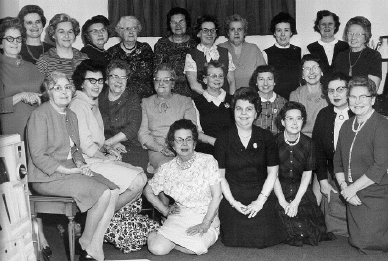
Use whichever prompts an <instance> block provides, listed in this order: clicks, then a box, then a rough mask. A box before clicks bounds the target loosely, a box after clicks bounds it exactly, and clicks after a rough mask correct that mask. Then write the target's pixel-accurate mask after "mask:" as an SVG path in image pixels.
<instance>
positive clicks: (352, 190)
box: [341, 184, 357, 202]
mask: <svg viewBox="0 0 388 261" xmlns="http://www.w3.org/2000/svg"><path fill="white" fill-rule="evenodd" d="M356 193H357V189H356V187H355V186H354V185H353V184H351V185H349V186H347V187H345V188H343V189H342V191H341V195H342V196H343V197H344V198H345V200H346V201H348V202H349V200H350V199H351V198H353V197H354V196H356Z"/></svg>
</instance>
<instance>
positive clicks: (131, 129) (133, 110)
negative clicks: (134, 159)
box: [121, 93, 141, 140]
mask: <svg viewBox="0 0 388 261" xmlns="http://www.w3.org/2000/svg"><path fill="white" fill-rule="evenodd" d="M128 103H129V104H130V106H129V108H126V110H127V111H126V112H125V115H127V117H128V120H127V121H126V122H127V124H126V125H125V126H123V127H122V129H121V132H122V133H124V135H125V136H126V137H127V139H128V140H133V139H135V138H137V133H138V131H139V128H140V124H141V107H140V98H139V96H138V95H137V94H136V93H134V94H133V95H132V96H131V97H130V98H129V101H128Z"/></svg>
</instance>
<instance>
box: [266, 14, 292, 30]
mask: <svg viewBox="0 0 388 261" xmlns="http://www.w3.org/2000/svg"><path fill="white" fill-rule="evenodd" d="M280 23H289V24H290V29H291V33H292V35H294V34H297V33H298V32H297V31H296V21H295V18H294V17H292V16H291V15H290V14H289V13H286V12H280V13H278V14H277V15H275V16H274V18H272V20H271V27H270V28H269V30H270V31H271V33H272V34H274V33H275V30H276V25H277V24H280Z"/></svg>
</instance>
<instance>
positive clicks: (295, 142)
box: [283, 132, 300, 146]
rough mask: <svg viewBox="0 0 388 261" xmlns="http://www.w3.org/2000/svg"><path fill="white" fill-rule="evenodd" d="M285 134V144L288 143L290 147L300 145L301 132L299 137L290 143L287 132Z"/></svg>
mask: <svg viewBox="0 0 388 261" xmlns="http://www.w3.org/2000/svg"><path fill="white" fill-rule="evenodd" d="M283 134H284V142H285V143H287V144H288V145H290V146H295V145H296V144H298V142H299V139H300V132H299V133H298V137H297V138H296V140H295V141H289V140H287V137H286V132H283Z"/></svg>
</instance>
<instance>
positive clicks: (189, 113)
mask: <svg viewBox="0 0 388 261" xmlns="http://www.w3.org/2000/svg"><path fill="white" fill-rule="evenodd" d="M175 78H176V74H175V71H174V69H173V68H172V66H171V65H170V64H166V63H162V64H160V65H158V67H156V70H155V72H154V88H155V91H156V94H154V95H152V96H151V97H149V98H145V99H143V100H142V103H141V109H142V122H141V125H140V130H139V133H138V138H139V141H140V143H141V145H142V146H143V147H144V148H146V149H148V156H149V162H150V165H151V166H152V167H153V168H154V169H155V170H157V169H158V168H159V167H160V166H161V165H162V164H163V163H166V162H168V161H170V160H172V159H173V158H174V157H175V154H174V152H173V151H172V150H171V149H170V148H169V147H168V145H167V144H166V136H167V132H168V130H169V128H170V126H171V124H173V123H174V122H175V121H177V120H180V119H188V120H191V121H192V122H193V123H194V124H197V116H196V112H195V109H194V105H193V101H192V100H191V98H189V97H186V96H182V95H180V94H177V93H172V92H171V90H172V89H173V88H174V85H175Z"/></svg>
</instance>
